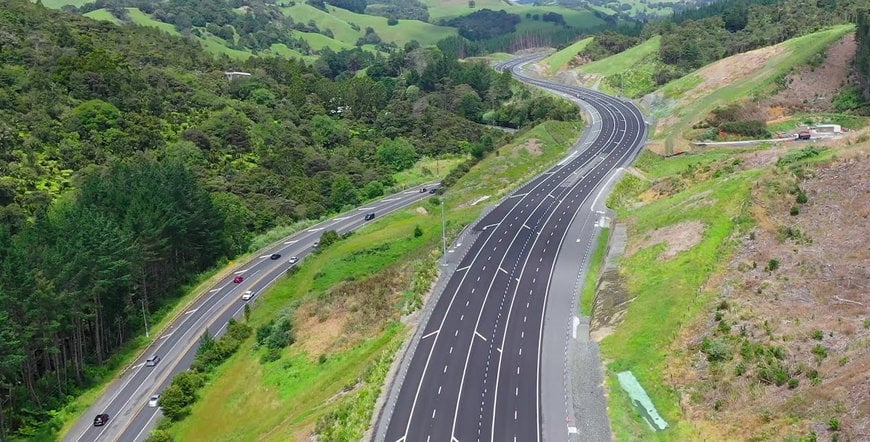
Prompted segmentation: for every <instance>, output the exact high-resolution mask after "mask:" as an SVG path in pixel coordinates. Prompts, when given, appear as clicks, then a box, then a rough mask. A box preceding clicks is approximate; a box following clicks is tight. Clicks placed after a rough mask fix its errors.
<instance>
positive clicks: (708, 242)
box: [587, 116, 870, 440]
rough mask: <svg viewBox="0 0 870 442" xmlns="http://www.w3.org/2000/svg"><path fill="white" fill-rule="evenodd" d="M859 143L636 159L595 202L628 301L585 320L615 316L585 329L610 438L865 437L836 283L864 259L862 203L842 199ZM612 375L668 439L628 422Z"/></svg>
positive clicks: (854, 336) (846, 315) (853, 313)
mask: <svg viewBox="0 0 870 442" xmlns="http://www.w3.org/2000/svg"><path fill="white" fill-rule="evenodd" d="M842 118H848V119H849V121H864V120H863V119H862V118H861V117H857V116H848V117H845V116H844V117H842ZM863 132H864V133H861V132H859V133H857V134H851V135H849V136H848V137H847V138H845V139H844V140H841V141H833V142H829V143H826V144H824V145H812V146H805V145H794V144H792V145H788V144H786V145H780V146H770V145H762V146H760V147H756V148H727V149H710V148H708V149H705V150H704V151H699V152H690V153H686V154H684V155H680V156H674V157H671V158H662V157H661V156H659V155H656V154H653V153H651V152H649V151H645V152H643V153H642V154H641V155H640V156H639V157H638V159H637V161H635V163H634V165H633V168H634V171H633V173H627V174H625V176H624V177H623V178H622V180H621V181H620V182H619V183H618V184H617V185H616V186H615V189H614V191H613V193H612V194H611V195H610V197H609V199H608V206H610V207H611V208H614V209H615V210H617V212H618V220H617V222H622V223H625V224H627V226H628V233H629V241H628V245H627V249H626V251H625V254H624V256H622V257H621V258H619V260H618V264H619V267H620V270H619V275H620V278H619V280H617V281H616V282H617V283H620V284H622V285H623V287H621V288H622V289H623V290H625V291H626V292H627V296H628V298H629V299H631V301H630V302H628V303H627V306H625V305H623V306H619V307H617V308H621V309H623V310H621V311H611V312H598V311H596V315H600V314H603V315H608V316H611V317H614V316H615V317H621V320H618V321H617V324H608V328H610V327H612V326H613V325H615V327H614V329H613V330H608V329H602V330H594V332H597V333H599V336H600V334H602V333H603V334H604V335H605V336H606V337H604V338H603V339H602V340H601V351H602V357H603V360H604V361H605V364H606V375H607V380H608V381H607V382H608V389H609V391H610V396H609V398H610V402H609V408H608V412H609V415H610V418H611V427H612V428H613V430H614V435H615V438H616V439H617V440H695V439H720V438H732V437H733V438H737V439H744V440H745V439H769V438H783V439H786V440H816V439H817V438H823V437H824V438H827V439H829V440H838V439H840V438H842V439H841V440H849V439H850V438H854V437H856V435H857V434H860V431H861V430H860V429H861V428H866V425H867V423H868V422H867V416H866V413H862V411H861V407H862V406H861V405H860V404H853V403H852V402H851V399H849V398H850V397H857V396H856V395H861V394H862V393H861V392H862V391H864V388H865V385H862V384H863V380H862V379H861V378H860V376H859V377H856V376H855V373H857V372H859V371H861V368H862V367H863V365H862V364H865V363H866V362H865V360H866V357H867V355H868V353H867V347H866V345H865V344H866V342H867V336H868V332H867V329H868V326H867V321H866V320H865V319H864V318H866V314H867V307H866V302H865V301H866V296H862V295H861V294H860V291H861V289H860V288H857V287H856V286H854V285H849V284H848V283H846V282H844V281H848V278H849V277H848V275H850V274H852V272H853V269H854V268H855V265H856V264H857V263H860V262H864V261H865V260H866V259H868V257H867V255H866V251H864V252H860V251H858V250H859V249H861V248H862V247H864V246H865V245H866V239H864V236H863V234H861V233H859V232H863V229H864V227H863V226H866V222H865V221H859V220H858V218H860V217H862V216H863V215H862V214H866V211H867V208H866V201H862V202H861V203H858V205H855V204H856V203H855V202H854V200H852V199H850V198H848V197H846V196H845V195H846V194H848V191H847V190H846V189H852V188H854V187H855V186H860V185H859V184H858V183H860V182H864V181H863V180H866V177H867V176H868V173H870V169H868V167H870V156H868V152H870V145H868V137H867V134H866V130H865V131H863ZM831 147H832V148H831ZM835 177H839V178H835ZM844 177H848V178H845V179H844ZM823 195H827V196H823ZM840 195H843V196H842V197H841V196H840ZM819 198H824V199H826V201H825V202H823V201H822V200H820V199H819ZM859 206H860V207H859ZM832 213H837V214H843V215H842V217H843V218H844V219H839V217H840V215H837V218H838V219H828V218H830V216H831V215H830V214H832ZM846 218H848V219H846ZM856 235H857V236H856ZM856 237H861V238H862V239H860V240H854V238H856ZM862 244H863V245H862ZM862 250H863V249H862ZM846 256H848V258H847V257H846ZM825 269H828V270H825ZM592 275H593V276H594V275H595V273H592ZM613 282H614V281H611V283H613ZM587 285H588V281H587ZM610 295H611V293H610V292H608V291H603V292H599V293H598V294H597V296H599V297H606V296H610ZM614 295H615V293H614ZM622 315H624V316H622ZM593 323H595V322H594V321H593ZM624 370H631V371H632V373H633V374H634V375H635V376H636V377H637V378H638V380H639V381H640V383H641V384H642V385H643V387H644V388H645V389H646V391H647V393H648V394H649V395H650V397H651V399H652V401H653V403H654V405H655V406H656V408H657V410H658V411H659V413H660V414H661V415H662V417H663V418H664V419H665V420H666V421H667V422H668V424H669V425H670V428H668V429H667V430H665V431H662V432H653V431H652V430H651V429H650V427H649V425H647V424H646V423H645V422H644V421H643V418H642V417H641V413H640V412H639V410H637V409H636V407H635V405H633V404H632V403H631V402H630V401H629V399H628V396H627V395H626V394H625V392H624V391H623V390H622V388H621V387H620V385H619V383H618V381H617V380H616V373H618V372H621V371H624ZM832 389H834V390H832Z"/></svg>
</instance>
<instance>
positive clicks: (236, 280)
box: [233, 276, 245, 284]
mask: <svg viewBox="0 0 870 442" xmlns="http://www.w3.org/2000/svg"><path fill="white" fill-rule="evenodd" d="M244 280H245V277H244V276H236V277H235V278H233V282H234V283H236V284H238V283H240V282H242V281H244Z"/></svg>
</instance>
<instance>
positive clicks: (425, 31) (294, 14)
mask: <svg viewBox="0 0 870 442" xmlns="http://www.w3.org/2000/svg"><path fill="white" fill-rule="evenodd" d="M327 10H328V12H327V11H321V10H320V9H317V8H315V7H313V6H311V5H307V4H304V3H296V4H295V5H293V6H289V7H285V8H283V9H282V11H283V12H284V15H287V16H289V17H291V18H293V20H295V21H297V22H302V23H308V22H310V21H314V23H316V24H317V27H318V29H320V30H322V31H325V30H326V29H329V30H331V31H332V34H333V35H334V36H335V40H337V41H338V42H341V43H343V44H346V45H351V46H352V45H354V44H356V41H357V40H358V39H359V38H360V37H362V36H363V35H364V34H365V30H366V28H367V27H371V28H372V29H374V30H375V32H377V34H378V35H379V36H380V37H381V39H382V40H384V41H386V42H394V43H396V44H397V45H399V46H402V45H404V44H405V43H407V42H409V41H411V40H417V41H418V42H420V44H422V45H424V46H425V45H431V44H435V43H436V42H437V41H438V40H441V39H443V38H445V37H449V36H451V35H456V30H455V29H453V28H448V27H444V26H436V25H433V24H429V23H424V22H421V21H419V20H399V23H398V24H397V25H395V26H389V25H387V19H386V18H384V17H377V16H373V15H365V14H357V13H355V12H351V11H348V10H346V9H341V8H336V7H334V6H327ZM353 25H356V26H358V27H359V31H357V30H355V29H353Z"/></svg>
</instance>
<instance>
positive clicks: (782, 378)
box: [758, 359, 789, 387]
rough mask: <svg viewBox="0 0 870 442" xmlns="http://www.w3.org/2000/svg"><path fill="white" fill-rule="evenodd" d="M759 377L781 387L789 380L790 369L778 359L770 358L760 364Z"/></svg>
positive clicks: (762, 380)
mask: <svg viewBox="0 0 870 442" xmlns="http://www.w3.org/2000/svg"><path fill="white" fill-rule="evenodd" d="M758 379H759V380H760V381H761V382H764V383H766V384H773V385H776V386H777V387H779V386H782V385H783V384H785V383H786V382H787V381H788V379H789V375H788V370H786V369H785V367H784V366H783V365H782V364H781V363H780V362H779V361H778V360H776V359H773V360H768V361H766V362H762V363H760V364H759V367H758Z"/></svg>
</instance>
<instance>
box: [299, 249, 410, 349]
mask: <svg viewBox="0 0 870 442" xmlns="http://www.w3.org/2000/svg"><path fill="white" fill-rule="evenodd" d="M412 272H413V269H412V266H409V265H404V266H401V265H400V266H394V267H391V268H388V269H385V270H383V271H381V272H379V273H378V277H377V278H371V277H369V278H365V279H361V280H357V281H346V282H342V283H340V284H338V285H336V286H335V287H333V288H332V289H330V290H329V291H328V292H327V293H324V294H322V295H320V296H318V297H317V298H315V299H310V300H308V301H307V302H304V303H302V304H301V305H300V306H299V307H298V308H297V310H296V313H295V315H294V321H295V323H294V327H293V330H294V332H295V333H296V344H295V345H297V346H298V347H299V348H300V349H302V350H304V351H305V352H307V353H308V354H309V355H310V356H312V357H316V356H319V355H321V354H329V353H333V352H338V351H342V350H344V349H347V348H350V347H352V346H353V345H355V344H356V343H357V342H359V341H360V340H361V339H364V338H366V337H367V336H370V335H371V334H372V331H373V330H376V329H379V328H381V327H383V325H384V324H385V323H386V322H387V321H388V320H390V319H399V315H398V314H397V313H396V312H395V309H394V308H392V306H394V305H396V303H398V302H399V297H400V296H401V292H402V290H405V289H407V287H408V284H409V281H410V278H411V273H412Z"/></svg>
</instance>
